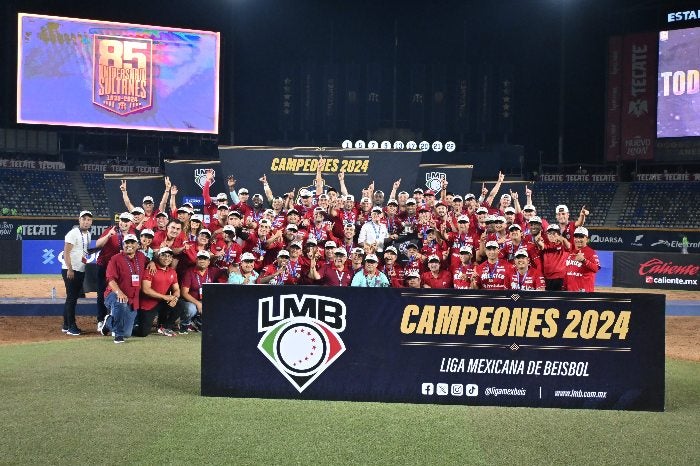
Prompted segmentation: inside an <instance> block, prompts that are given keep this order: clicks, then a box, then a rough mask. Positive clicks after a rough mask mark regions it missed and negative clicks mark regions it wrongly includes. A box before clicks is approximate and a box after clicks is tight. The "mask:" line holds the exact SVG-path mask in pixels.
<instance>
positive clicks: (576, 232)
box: [574, 227, 588, 236]
mask: <svg viewBox="0 0 700 466" xmlns="http://www.w3.org/2000/svg"><path fill="white" fill-rule="evenodd" d="M574 235H586V236H588V228H586V227H577V228H576V229H575V230H574Z"/></svg>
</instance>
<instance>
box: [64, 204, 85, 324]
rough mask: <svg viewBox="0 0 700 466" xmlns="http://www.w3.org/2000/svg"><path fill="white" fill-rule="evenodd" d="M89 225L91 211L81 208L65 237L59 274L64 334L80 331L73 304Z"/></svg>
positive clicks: (80, 285) (80, 280) (82, 269)
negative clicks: (63, 299)
mask: <svg viewBox="0 0 700 466" xmlns="http://www.w3.org/2000/svg"><path fill="white" fill-rule="evenodd" d="M91 226H92V213H91V212H90V211H88V210H83V211H82V212H80V215H79V216H78V227H77V228H73V229H72V230H71V231H69V232H68V234H67V235H66V238H65V244H64V247H63V264H62V270H61V275H62V276H63V283H64V284H65V285H66V303H65V304H64V306H63V327H62V328H61V331H62V332H63V333H65V334H66V335H72V336H78V335H80V334H81V333H82V331H81V330H80V329H79V328H78V326H77V325H76V323H75V305H76V303H77V302H78V296H79V295H80V291H81V290H82V288H83V279H84V278H85V264H86V263H87V258H88V248H89V247H90V227H91Z"/></svg>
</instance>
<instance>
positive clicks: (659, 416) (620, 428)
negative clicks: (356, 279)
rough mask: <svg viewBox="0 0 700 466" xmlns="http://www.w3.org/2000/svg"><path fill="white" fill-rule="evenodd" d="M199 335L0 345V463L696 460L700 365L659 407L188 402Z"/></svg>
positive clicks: (684, 371) (682, 368)
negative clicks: (650, 410)
mask: <svg viewBox="0 0 700 466" xmlns="http://www.w3.org/2000/svg"><path fill="white" fill-rule="evenodd" d="M200 342H201V339H200V335H187V336H179V337H176V338H172V339H167V338H165V337H159V336H151V337H148V338H146V339H131V340H130V341H129V342H128V343H127V344H125V345H114V344H113V343H112V342H111V338H104V339H98V338H76V339H70V340H69V339H66V340H65V341H57V342H51V343H36V344H22V345H10V346H1V347H0V396H2V400H1V401H2V402H1V403H0V416H1V419H2V435H0V463H2V464H101V463H104V464H117V463H140V464H149V465H150V464H161V463H189V464H200V463H211V464H223V463H225V464H280V465H286V464H307V463H312V464H327V465H335V464H367V463H374V464H431V465H433V464H435V465H440V464H526V465H539V464H566V465H570V464H590V465H598V464H634V465H642V464H650V465H657V464H659V465H660V464H663V465H668V464H679V465H693V464H700V446H699V445H698V426H699V425H700V363H693V362H684V361H673V360H668V361H667V370H666V374H667V375H666V385H667V402H666V409H667V411H666V412H665V413H648V412H623V411H592V410H560V409H530V408H486V407H469V406H438V405H410V404H382V403H350V402H321V401H288V400H261V399H233V398H204V397H200V396H199V367H200V363H199V358H200Z"/></svg>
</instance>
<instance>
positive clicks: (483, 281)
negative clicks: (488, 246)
mask: <svg viewBox="0 0 700 466" xmlns="http://www.w3.org/2000/svg"><path fill="white" fill-rule="evenodd" d="M475 270H476V286H477V288H482V289H484V290H507V289H508V285H509V282H508V280H509V278H510V275H511V273H512V272H513V266H512V265H510V264H509V263H508V262H506V261H503V260H497V261H496V263H495V264H491V263H489V261H485V262H482V263H481V264H479V265H477V266H476V268H475Z"/></svg>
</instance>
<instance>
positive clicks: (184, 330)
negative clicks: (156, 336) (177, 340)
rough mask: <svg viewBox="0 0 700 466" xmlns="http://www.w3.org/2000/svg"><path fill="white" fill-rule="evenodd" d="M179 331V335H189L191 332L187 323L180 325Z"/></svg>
mask: <svg viewBox="0 0 700 466" xmlns="http://www.w3.org/2000/svg"><path fill="white" fill-rule="evenodd" d="M177 333H178V334H179V335H187V334H188V333H190V332H189V328H188V326H187V325H180V328H179V329H178V330H177Z"/></svg>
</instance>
